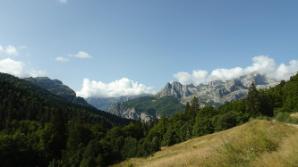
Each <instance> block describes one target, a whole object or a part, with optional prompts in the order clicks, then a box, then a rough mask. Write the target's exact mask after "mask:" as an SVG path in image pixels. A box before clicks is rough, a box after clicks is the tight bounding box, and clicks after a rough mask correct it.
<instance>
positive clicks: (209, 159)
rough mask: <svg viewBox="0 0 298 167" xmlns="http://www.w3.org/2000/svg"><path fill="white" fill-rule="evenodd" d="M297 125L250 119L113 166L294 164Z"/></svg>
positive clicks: (296, 148) (230, 166)
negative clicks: (232, 126) (245, 122)
mask: <svg viewBox="0 0 298 167" xmlns="http://www.w3.org/2000/svg"><path fill="white" fill-rule="evenodd" d="M297 141H298V129H297V128H295V127H292V126H289V125H286V124H283V123H279V122H272V121H265V120H254V121H251V122H249V123H247V124H245V125H242V126H239V127H235V128H232V129H229V130H226V131H222V132H219V133H214V134H211V135H207V136H203V137H198V138H195V139H192V140H189V141H187V142H184V143H180V144H177V145H174V146H171V147H166V148H163V149H162V150H161V151H159V152H157V153H155V154H154V155H152V156H150V157H147V158H134V159H130V160H127V161H125V162H122V163H120V164H117V165H115V166H116V167H132V166H133V167H138V166H142V167H161V166H162V167H183V166H185V167H197V166H203V167H204V166H206V167H217V166H221V167H225V166H227V167H233V166H234V167H238V166H239V167H240V166H241V167H245V166H268V165H269V166H272V165H279V166H282V165H284V166H291V164H298V163H297V162H298V158H296V157H298V156H297V155H298V153H297V151H296V150H298V142H297Z"/></svg>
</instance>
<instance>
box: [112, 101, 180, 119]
mask: <svg viewBox="0 0 298 167" xmlns="http://www.w3.org/2000/svg"><path fill="white" fill-rule="evenodd" d="M181 111H184V106H183V105H182V104H181V103H180V102H179V100H178V99H176V98H175V97H172V96H167V97H161V98H158V97H155V96H144V97H139V98H135V99H132V100H128V101H126V102H122V103H119V104H117V105H114V107H112V108H111V109H110V111H109V112H110V113H113V114H115V115H118V116H121V117H123V118H129V119H134V120H142V121H143V122H149V121H152V120H154V119H157V118H160V117H169V116H172V115H174V114H175V113H177V112H181Z"/></svg>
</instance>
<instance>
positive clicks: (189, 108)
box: [185, 102, 191, 112]
mask: <svg viewBox="0 0 298 167" xmlns="http://www.w3.org/2000/svg"><path fill="white" fill-rule="evenodd" d="M190 111H191V106H190V104H189V102H187V103H186V106H185V112H190Z"/></svg>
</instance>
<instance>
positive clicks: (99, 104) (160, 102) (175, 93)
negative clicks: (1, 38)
mask: <svg viewBox="0 0 298 167" xmlns="http://www.w3.org/2000/svg"><path fill="white" fill-rule="evenodd" d="M26 80H27V81H29V82H31V83H33V84H35V85H37V86H39V87H41V88H44V89H46V90H48V91H50V92H51V93H53V94H55V95H58V96H60V97H63V98H64V99H66V100H67V101H69V102H72V103H75V104H79V105H83V106H90V105H92V106H94V107H95V108H97V109H100V110H103V111H107V112H109V113H112V114H114V115H117V116H120V117H123V118H128V119H134V120H142V121H143V122H150V121H152V120H154V119H159V118H160V117H163V116H165V117H170V116H171V115H173V114H174V113H176V112H179V111H184V107H183V105H185V104H186V103H187V102H190V101H191V99H192V98H193V97H194V96H196V97H198V98H199V103H200V105H202V106H205V105H212V106H219V105H222V104H224V103H226V102H230V101H233V100H238V99H242V98H245V97H246V95H247V92H248V87H249V86H250V84H251V83H252V82H254V83H255V84H256V86H257V87H258V88H267V87H271V86H274V85H276V84H277V83H279V82H277V81H274V80H272V79H269V78H268V77H266V76H264V75H260V74H251V75H245V76H241V77H239V78H236V79H233V80H227V81H220V80H215V81H211V82H208V83H204V84H200V85H197V86H195V85H193V84H188V85H183V84H181V83H180V82H177V81H174V82H171V83H167V84H166V86H165V87H164V88H163V89H162V90H161V91H159V92H158V93H157V94H155V95H140V96H122V97H109V98H106V97H89V98H86V99H83V98H81V97H77V96H76V93H75V91H73V90H72V89H71V88H69V87H68V86H66V85H64V84H63V83H62V82H61V81H59V80H55V79H54V80H52V79H50V78H47V77H37V78H26Z"/></svg>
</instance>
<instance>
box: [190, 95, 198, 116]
mask: <svg viewBox="0 0 298 167" xmlns="http://www.w3.org/2000/svg"><path fill="white" fill-rule="evenodd" d="M199 109H200V105H199V99H198V98H197V97H196V96H194V97H193V99H192V100H191V111H192V112H194V113H196V112H197V111H199Z"/></svg>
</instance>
